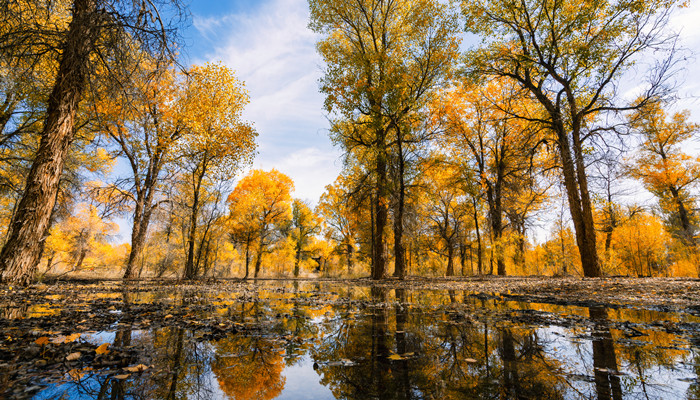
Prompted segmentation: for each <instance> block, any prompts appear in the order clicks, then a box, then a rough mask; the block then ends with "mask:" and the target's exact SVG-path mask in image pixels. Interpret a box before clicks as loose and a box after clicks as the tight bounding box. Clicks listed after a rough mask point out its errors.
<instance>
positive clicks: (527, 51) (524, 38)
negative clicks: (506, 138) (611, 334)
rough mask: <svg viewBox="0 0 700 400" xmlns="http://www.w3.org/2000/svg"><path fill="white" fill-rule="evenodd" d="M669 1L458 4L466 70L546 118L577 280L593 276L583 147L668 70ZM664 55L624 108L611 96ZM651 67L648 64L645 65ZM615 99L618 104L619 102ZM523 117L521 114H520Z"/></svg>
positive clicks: (649, 94) (596, 270)
mask: <svg viewBox="0 0 700 400" xmlns="http://www.w3.org/2000/svg"><path fill="white" fill-rule="evenodd" d="M675 4H676V2H675V1H673V0H671V1H668V0H634V1H622V2H615V1H607V0H602V1H592V2H591V1H586V0H575V1H573V2H571V1H570V2H562V1H561V0H488V1H487V0H477V1H464V2H463V3H462V5H463V10H464V14H465V16H466V22H467V23H466V27H467V30H468V31H469V32H473V33H476V34H478V35H481V37H482V38H484V39H483V42H482V44H481V46H478V47H477V48H475V49H473V50H471V51H469V52H468V54H467V58H468V63H469V69H470V70H471V72H473V73H475V74H478V75H481V76H486V77H493V76H496V77H505V78H507V79H510V80H512V81H513V82H515V83H517V84H518V85H519V86H520V87H522V88H523V89H524V90H525V91H527V92H528V93H529V94H530V96H532V98H533V99H535V100H536V101H538V102H539V103H540V104H541V105H542V107H543V108H544V109H545V111H546V115H545V116H543V117H540V118H536V121H537V122H539V123H541V124H543V125H544V126H546V127H547V128H549V129H550V130H551V132H552V135H553V136H554V142H555V143H556V145H557V147H558V152H559V154H558V156H559V162H560V164H561V172H562V176H563V181H564V186H565V188H566V193H567V198H568V202H569V211H570V213H571V217H572V220H573V223H574V227H575V230H576V241H577V243H578V246H579V249H580V255H581V263H582V265H583V270H584V275H585V276H588V277H592V276H600V275H601V269H600V265H599V261H598V253H597V250H596V233H595V225H594V220H593V211H592V204H591V196H590V193H589V189H588V175H587V173H586V163H587V160H586V146H597V145H599V143H597V142H596V141H594V140H593V139H595V137H596V136H597V135H598V134H601V133H602V132H605V131H608V130H610V129H612V128H614V126H611V125H610V123H609V122H608V121H611V120H613V119H614V115H611V114H614V113H616V112H620V111H626V110H630V109H634V108H637V107H640V106H642V105H644V104H645V103H647V102H648V101H649V100H650V99H652V98H653V97H655V96H657V95H662V94H664V90H666V89H667V86H666V85H665V83H666V81H667V77H668V74H669V73H670V72H671V67H672V65H673V61H674V60H673V51H672V50H673V45H674V35H672V34H668V33H667V29H666V27H667V26H668V18H669V15H670V13H671V9H672V7H674V5H675ZM653 50H671V56H669V58H668V59H665V60H661V62H659V63H657V64H654V65H652V66H651V67H650V68H651V69H652V71H651V72H650V73H649V74H648V75H647V78H648V85H647V86H646V88H645V91H644V95H643V96H642V97H641V98H640V99H639V100H637V101H636V102H634V103H633V104H627V103H624V101H621V100H620V99H619V96H618V93H617V91H618V87H619V84H620V80H621V78H622V76H623V75H624V74H625V72H628V71H630V70H631V68H632V66H633V65H639V64H635V63H636V62H637V61H638V60H639V59H640V57H641V56H642V55H644V54H646V53H647V52H649V51H653ZM652 64H653V63H652ZM623 103H624V104H623ZM522 117H523V118H528V117H527V116H522Z"/></svg>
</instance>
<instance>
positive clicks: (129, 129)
mask: <svg viewBox="0 0 700 400" xmlns="http://www.w3.org/2000/svg"><path fill="white" fill-rule="evenodd" d="M139 61H140V63H143V64H145V65H146V66H145V67H142V68H140V69H138V70H137V72H136V73H137V74H138V79H133V80H132V85H131V88H130V89H131V90H129V92H128V94H127V95H122V96H118V97H116V98H114V100H113V101H110V100H107V99H103V100H102V101H100V102H99V104H98V107H99V110H100V112H99V114H98V118H99V123H100V129H101V130H102V131H103V132H104V133H105V134H106V135H107V136H108V137H109V138H110V139H111V141H112V142H113V143H114V144H115V145H116V147H117V153H118V155H119V156H121V157H123V158H124V159H126V161H127V162H128V165H129V168H130V172H131V174H130V176H129V177H127V178H118V179H117V180H116V182H115V183H114V185H111V186H108V187H104V188H100V189H99V190H100V191H101V192H104V193H106V194H108V196H107V197H108V199H107V200H108V201H111V202H118V203H126V204H128V205H129V206H130V208H131V210H133V211H132V218H133V220H132V227H131V251H130V253H129V258H128V260H127V262H126V270H125V271H124V278H125V279H131V278H134V277H135V276H136V263H137V260H140V258H141V253H142V252H143V250H144V247H145V244H146V234H147V232H148V226H149V223H150V220H151V216H152V214H153V212H154V211H155V209H156V208H157V206H158V205H159V204H160V203H161V201H159V199H158V196H159V187H160V186H161V185H162V180H163V178H164V172H165V171H167V168H166V167H167V166H168V163H169V162H172V161H173V160H174V159H175V157H174V156H173V154H171V153H172V150H173V148H174V147H175V144H176V142H177V140H178V139H180V137H181V136H182V135H183V134H185V133H189V131H188V130H187V129H185V128H186V127H185V124H184V121H183V120H182V115H181V113H179V112H178V109H177V106H176V104H177V100H178V95H182V93H183V91H184V87H183V86H184V80H180V81H177V80H176V79H177V77H176V76H175V73H174V71H173V70H172V68H170V67H160V66H157V65H155V66H154V65H152V64H153V63H149V62H146V61H145V60H139ZM157 62H158V61H157V60H156V63H157ZM106 97H108V96H106Z"/></svg>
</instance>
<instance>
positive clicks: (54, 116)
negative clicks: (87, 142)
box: [0, 0, 100, 285]
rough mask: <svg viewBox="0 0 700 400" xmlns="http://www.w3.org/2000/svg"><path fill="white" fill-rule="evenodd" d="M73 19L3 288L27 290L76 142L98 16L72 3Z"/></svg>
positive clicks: (13, 227) (3, 266) (85, 3)
mask: <svg viewBox="0 0 700 400" xmlns="http://www.w3.org/2000/svg"><path fill="white" fill-rule="evenodd" d="M72 13H73V18H72V20H71V23H70V25H69V28H68V36H67V38H66V42H65V43H64V46H63V52H62V55H61V61H60V65H59V68H58V74H57V76H56V82H55V83H54V87H53V90H52V92H51V95H50V96H49V100H48V107H47V110H46V121H45V123H44V129H43V131H42V134H41V140H40V142H39V148H38V150H37V153H36V156H35V158H34V162H33V163H32V167H31V169H30V171H29V175H28V176H27V182H26V185H25V189H24V193H23V195H22V198H21V199H20V201H19V203H18V207H17V211H16V212H15V214H14V216H13V218H12V222H11V223H10V226H9V228H8V236H7V242H6V243H5V246H4V247H3V249H2V252H0V271H1V272H2V274H1V275H0V281H1V282H3V283H16V284H21V285H26V284H28V283H30V282H31V281H32V279H33V278H34V273H35V271H36V267H37V264H38V262H39V259H40V258H41V251H42V249H43V242H44V240H45V239H46V238H45V233H46V232H47V229H48V227H49V223H50V222H49V221H50V219H51V212H52V210H53V208H54V205H55V203H56V194H57V193H58V184H59V180H60V177H61V173H62V171H63V166H64V163H65V159H66V155H67V153H68V149H69V147H70V144H71V142H72V140H73V137H74V136H75V130H74V125H75V114H76V112H77V109H78V104H79V102H80V99H81V97H82V93H83V89H84V87H85V83H86V77H87V74H88V68H89V62H90V53H91V52H92V51H93V47H94V42H95V39H96V38H97V37H99V35H100V32H99V28H98V27H99V26H100V25H99V24H98V23H95V22H96V21H95V19H97V18H99V15H98V14H97V12H96V10H95V4H94V2H93V1H92V0H75V1H74V3H73V10H72Z"/></svg>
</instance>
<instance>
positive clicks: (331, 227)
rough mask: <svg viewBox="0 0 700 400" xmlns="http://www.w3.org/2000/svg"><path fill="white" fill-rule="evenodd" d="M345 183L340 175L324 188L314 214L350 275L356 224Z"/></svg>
mask: <svg viewBox="0 0 700 400" xmlns="http://www.w3.org/2000/svg"><path fill="white" fill-rule="evenodd" d="M346 181H347V180H346V179H345V177H344V176H343V175H341V176H339V177H338V178H337V179H336V180H335V182H334V183H333V184H331V185H327V186H326V191H325V192H323V194H322V195H321V199H320V200H319V202H318V207H317V208H316V210H317V211H316V212H317V213H318V214H319V215H320V216H321V217H322V218H323V222H324V225H325V228H324V231H325V235H326V237H327V238H330V239H332V240H334V241H335V242H336V243H337V244H338V246H339V247H340V253H341V254H342V253H345V257H346V258H345V262H346V264H347V269H348V271H347V272H348V273H352V269H353V259H354V256H353V253H354V252H355V233H356V230H357V226H356V225H357V224H356V219H355V218H354V216H353V213H352V209H351V207H350V206H349V204H348V199H347V197H348V194H347V192H346V190H347V188H346V187H345V185H346V183H347V182H346Z"/></svg>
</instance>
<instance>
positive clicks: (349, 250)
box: [345, 242, 352, 274]
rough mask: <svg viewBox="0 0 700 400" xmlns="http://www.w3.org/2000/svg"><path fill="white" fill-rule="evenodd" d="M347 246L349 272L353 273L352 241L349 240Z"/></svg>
mask: <svg viewBox="0 0 700 400" xmlns="http://www.w3.org/2000/svg"><path fill="white" fill-rule="evenodd" d="M345 246H347V247H346V249H347V253H348V255H347V258H348V259H347V263H348V274H351V273H352V243H350V242H348V243H347V244H346V245H345Z"/></svg>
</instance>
